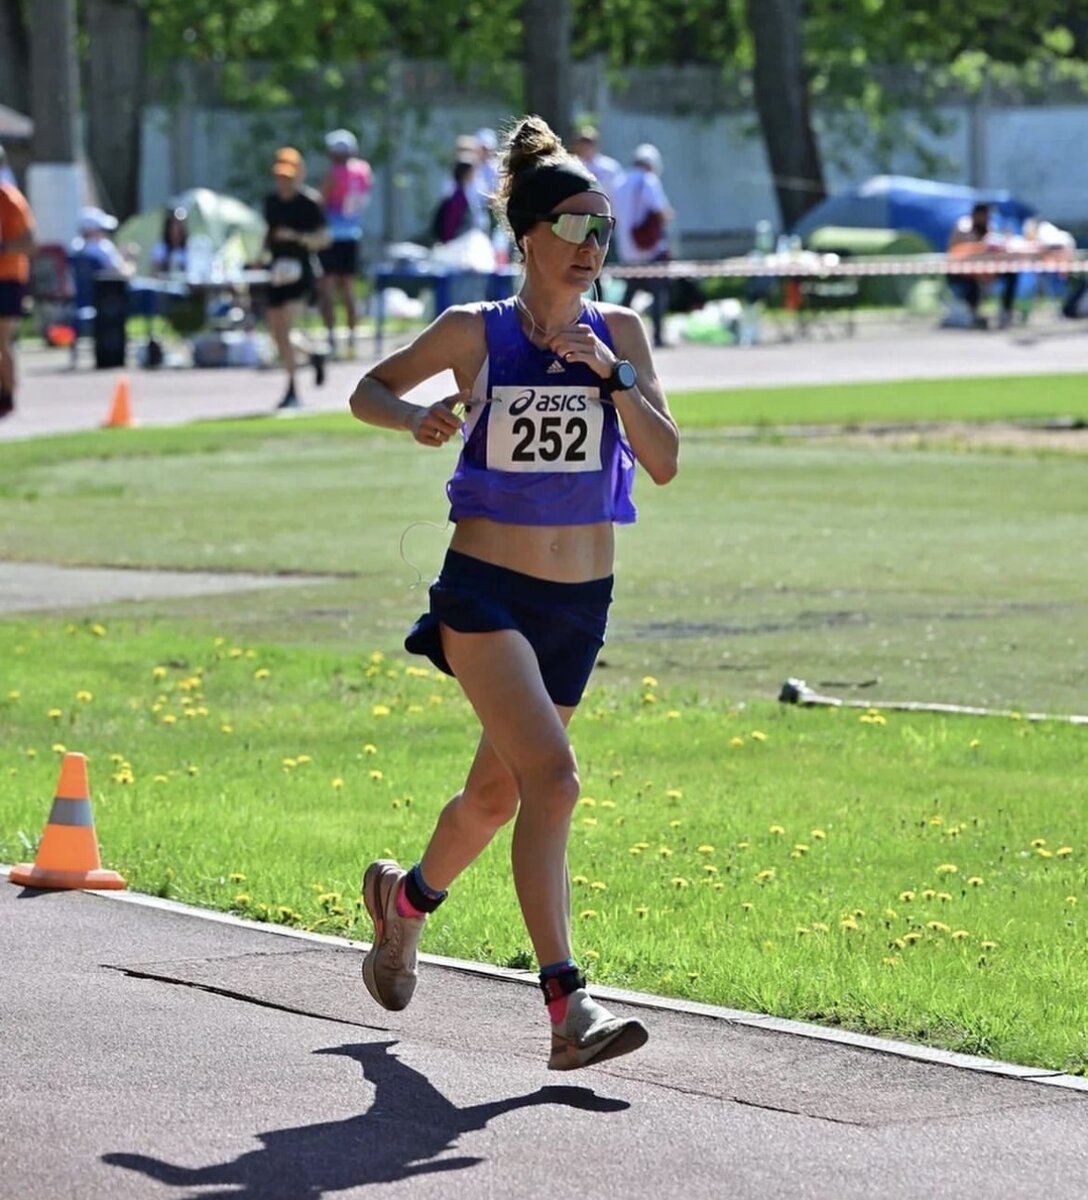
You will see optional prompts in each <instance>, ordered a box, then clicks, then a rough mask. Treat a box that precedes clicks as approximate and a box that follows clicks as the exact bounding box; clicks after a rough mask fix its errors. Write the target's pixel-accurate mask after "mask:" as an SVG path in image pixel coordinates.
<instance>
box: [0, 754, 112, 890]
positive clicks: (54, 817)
mask: <svg viewBox="0 0 1088 1200" xmlns="http://www.w3.org/2000/svg"><path fill="white" fill-rule="evenodd" d="M9 878H10V879H11V882H12V883H19V884H22V886H23V887H32V888H123V887H124V886H125V881H124V880H123V879H122V878H121V876H120V875H118V874H117V872H116V871H105V870H103V869H102V860H101V859H100V858H99V857H98V838H97V837H96V836H95V832H94V818H93V817H92V816H91V797H90V789H89V788H88V787H87V759H86V756H85V755H82V754H66V755H65V756H64V762H63V763H61V768H60V779H59V780H58V781H57V794H56V796H55V797H54V798H53V807H52V809H51V810H50V813H49V820H48V821H47V822H46V824H45V832H44V833H43V834H42V840H41V842H40V843H39V844H38V856H37V858H36V859H35V860H34V863H33V865H31V864H30V863H19V865H18V866H17V867H13V868H12V871H11V875H10V876H9Z"/></svg>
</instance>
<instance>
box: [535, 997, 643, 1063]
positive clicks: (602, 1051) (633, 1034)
mask: <svg viewBox="0 0 1088 1200" xmlns="http://www.w3.org/2000/svg"><path fill="white" fill-rule="evenodd" d="M649 1036H650V1035H649V1034H648V1033H647V1032H646V1028H645V1026H644V1025H642V1023H641V1022H639V1021H635V1020H633V1019H625V1018H623V1017H614V1016H613V1015H612V1014H611V1013H610V1012H609V1011H608V1009H607V1008H602V1007H601V1005H599V1004H598V1003H597V1002H596V1000H594V999H592V997H591V996H590V995H589V993H588V992H587V991H586V990H585V988H579V989H578V990H577V991H574V992H571V994H570V996H569V998H568V1000H567V1015H566V1016H565V1017H564V1018H563V1020H562V1022H561V1023H560V1024H558V1025H553V1026H552V1053H551V1057H550V1058H549V1059H548V1070H549V1071H574V1070H576V1069H577V1068H578V1067H586V1066H588V1065H589V1064H590V1063H594V1062H603V1061H604V1060H605V1059H606V1058H618V1057H619V1056H620V1055H621V1054H630V1053H631V1051H632V1050H637V1049H638V1048H639V1047H640V1046H645V1045H646V1041H647V1039H648V1038H649Z"/></svg>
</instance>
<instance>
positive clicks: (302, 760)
mask: <svg viewBox="0 0 1088 1200" xmlns="http://www.w3.org/2000/svg"><path fill="white" fill-rule="evenodd" d="M295 761H296V762H297V763H298V765H299V766H300V767H301V766H305V765H306V763H309V762H313V761H314V760H313V759H312V758H311V757H310V755H309V754H296V755H295Z"/></svg>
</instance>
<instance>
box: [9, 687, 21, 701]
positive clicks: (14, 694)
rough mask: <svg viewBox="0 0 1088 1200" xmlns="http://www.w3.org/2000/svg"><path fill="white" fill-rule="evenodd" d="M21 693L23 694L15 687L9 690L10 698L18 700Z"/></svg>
mask: <svg viewBox="0 0 1088 1200" xmlns="http://www.w3.org/2000/svg"><path fill="white" fill-rule="evenodd" d="M20 695H22V693H21V692H18V691H16V690H15V689H14V688H12V690H11V691H10V692H8V699H9V700H18V699H19V697H20Z"/></svg>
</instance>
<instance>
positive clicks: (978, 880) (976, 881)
mask: <svg viewBox="0 0 1088 1200" xmlns="http://www.w3.org/2000/svg"><path fill="white" fill-rule="evenodd" d="M984 882H985V881H984V880H983V878H982V876H981V875H972V876H971V878H970V879H968V881H967V886H968V887H982V885H983V883H984Z"/></svg>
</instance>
